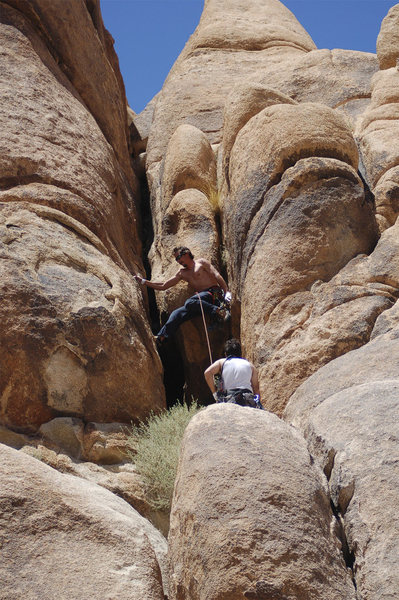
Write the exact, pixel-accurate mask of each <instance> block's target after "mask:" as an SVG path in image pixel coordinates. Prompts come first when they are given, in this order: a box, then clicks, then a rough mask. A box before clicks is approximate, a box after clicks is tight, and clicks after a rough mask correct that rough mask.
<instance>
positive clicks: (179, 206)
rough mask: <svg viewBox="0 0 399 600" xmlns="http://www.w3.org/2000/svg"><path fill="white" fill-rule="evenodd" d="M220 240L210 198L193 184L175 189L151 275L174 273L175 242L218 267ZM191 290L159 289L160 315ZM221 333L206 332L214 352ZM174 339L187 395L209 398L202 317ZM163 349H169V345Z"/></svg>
mask: <svg viewBox="0 0 399 600" xmlns="http://www.w3.org/2000/svg"><path fill="white" fill-rule="evenodd" d="M219 244H220V237H219V232H218V229H217V227H216V222H215V211H214V209H213V207H212V205H211V204H210V201H209V198H208V197H207V196H206V195H205V194H204V193H203V192H201V191H199V190H198V189H194V188H189V189H184V190H182V191H180V192H178V193H177V194H176V195H175V196H174V197H173V199H172V200H171V202H170V204H169V206H168V209H167V210H166V212H165V214H164V217H163V220H162V237H161V238H158V243H157V244H154V245H153V247H152V254H151V255H152V257H153V264H154V269H153V272H152V279H154V280H155V281H165V280H167V279H169V278H170V277H173V275H175V274H176V273H177V271H178V269H179V266H178V265H177V263H176V261H175V259H174V256H173V248H175V247H176V246H188V247H189V248H190V249H191V252H192V253H193V255H194V257H197V258H205V259H207V260H209V261H210V262H211V263H212V264H213V265H215V266H216V268H218V267H219V264H220V258H219ZM154 256H156V259H155V258H154ZM194 293H195V290H194V289H192V288H191V287H189V286H188V285H187V284H185V283H181V284H179V285H177V286H176V287H173V288H170V289H169V290H167V292H159V293H158V294H157V304H158V308H159V310H160V314H161V319H162V320H163V321H165V320H166V318H167V316H168V315H169V313H170V312H171V311H172V310H174V309H175V308H177V307H179V306H182V305H183V304H184V302H185V301H186V300H187V298H188V297H189V296H191V295H193V294H194ZM222 335H225V334H224V330H223V329H222V330H219V331H213V332H210V333H209V336H210V339H211V340H212V348H213V349H214V351H215V353H216V352H220V351H221V349H222V345H223V337H222ZM177 339H178V343H179V346H180V348H181V355H182V360H183V364H184V372H185V381H186V384H185V394H186V398H187V399H188V400H191V397H194V398H196V399H198V398H199V399H201V400H205V401H206V400H208V399H209V398H210V393H209V389H208V387H207V385H206V383H205V380H204V377H203V372H204V370H205V368H206V367H207V366H208V365H209V356H208V347H207V342H206V336H205V332H204V325H203V322H202V319H201V317H197V318H195V319H194V320H192V321H188V322H187V323H184V324H183V325H182V326H181V327H180V329H179V331H178V333H177ZM165 351H166V352H168V348H166V350H165Z"/></svg>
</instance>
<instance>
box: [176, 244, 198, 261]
mask: <svg viewBox="0 0 399 600" xmlns="http://www.w3.org/2000/svg"><path fill="white" fill-rule="evenodd" d="M173 254H174V255H175V258H176V260H179V259H180V258H181V257H182V256H183V255H184V254H188V255H189V257H190V258H192V259H194V256H193V254H192V253H191V250H190V248H187V246H177V248H173Z"/></svg>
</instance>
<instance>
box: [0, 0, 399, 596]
mask: <svg viewBox="0 0 399 600" xmlns="http://www.w3.org/2000/svg"><path fill="white" fill-rule="evenodd" d="M398 6H399V5H396V6H393V7H392V8H391V10H390V11H389V13H388V15H387V17H386V19H384V21H383V23H382V26H381V32H380V35H379V37H378V41H377V55H375V54H370V53H363V52H354V51H350V50H339V49H336V50H326V49H317V48H316V47H315V45H314V43H313V41H312V40H311V38H310V37H309V35H308V34H307V33H306V31H305V30H304V29H303V27H302V26H301V25H300V24H299V23H298V21H297V20H296V18H295V17H294V15H293V14H292V13H291V12H290V11H289V10H288V9H287V8H286V7H285V6H284V4H283V3H282V2H280V1H279V0H205V6H204V11H203V15H202V17H201V20H200V23H199V25H198V27H197V29H196V31H195V32H194V34H193V35H192V37H191V38H190V40H189V41H188V42H187V44H186V47H185V48H184V50H183V52H182V53H181V56H180V57H179V58H178V60H177V61H176V63H175V65H174V67H173V68H172V70H171V72H170V74H169V76H168V78H167V80H166V81H165V84H164V86H163V88H162V90H161V91H160V92H159V94H157V96H156V97H155V98H154V99H153V101H152V102H151V103H150V104H149V105H148V107H147V108H146V110H145V111H143V113H142V114H141V115H136V114H134V113H133V111H131V110H129V109H128V110H127V109H126V98H125V94H124V88H123V82H122V79H121V76H120V73H119V68H118V64H117V58H116V55H115V53H114V51H113V47H112V39H111V37H110V35H109V34H108V33H107V32H106V30H105V29H104V26H103V23H102V19H101V14H100V8H99V2H98V0H76V2H73V3H72V4H71V3H61V2H60V3H55V2H53V1H52V0H30V1H28V0H2V1H1V0H0V36H1V48H2V50H1V63H2V68H1V71H0V78H1V86H2V92H3V95H2V103H1V106H0V115H1V120H2V131H1V134H2V153H1V156H0V257H1V259H2V260H1V266H0V269H1V271H0V275H1V277H0V280H1V283H0V289H1V299H2V302H1V305H0V315H1V322H2V329H1V333H0V366H1V369H0V441H2V442H4V443H6V444H7V445H8V446H13V447H14V448H19V449H21V451H20V452H17V451H16V450H10V449H9V448H8V449H7V448H6V447H4V446H1V450H0V452H1V455H2V458H3V460H2V461H1V463H2V467H1V475H0V477H1V479H2V482H3V483H4V485H3V483H2V493H1V500H0V501H1V502H3V505H4V511H3V512H4V514H6V515H7V517H8V516H9V517H10V518H6V519H4V530H5V531H6V533H7V536H6V538H4V540H2V544H3V545H2V550H3V549H5V552H6V553H7V560H6V562H4V563H3V562H2V566H1V567H0V569H1V568H3V570H4V577H3V579H4V581H5V585H6V587H5V589H6V592H7V593H8V590H10V593H9V597H10V598H14V597H15V595H14V596H12V594H13V593H14V592H15V590H14V589H13V588H12V585H15V579H14V578H12V579H11V576H10V572H11V571H10V569H8V570H7V563H8V565H10V564H12V565H15V568H16V569H18V570H19V571H20V572H21V573H23V574H27V573H28V572H29V573H30V572H31V571H32V562H31V561H32V560H33V559H32V557H36V555H35V552H36V547H34V546H33V542H32V539H33V537H35V541H36V540H37V533H38V532H39V533H40V535H41V540H42V550H43V552H42V555H41V556H42V559H40V560H41V562H40V565H39V566H40V569H38V571H37V576H36V572H35V574H34V579H33V581H34V586H33V587H32V586H31V590H32V589H33V590H34V593H36V592H37V593H41V594H45V593H47V589H45V588H43V585H42V583H41V582H42V581H43V579H44V580H45V581H47V580H48V581H49V585H50V586H51V592H52V593H53V592H54V590H56V589H57V587H56V585H57V584H56V582H55V581H54V579H52V577H53V571H52V566H53V564H55V561H57V564H59V563H61V564H62V565H63V566H65V572H63V574H62V577H63V578H64V581H65V582H66V584H67V586H69V587H70V588H71V590H72V592H71V594H70V595H69V596H68V597H72V598H73V597H74V596H73V594H75V595H76V597H77V596H78V593H79V597H84V596H82V594H86V595H87V597H92V595H93V593H94V592H93V588H92V587H91V583H90V577H92V578H93V579H96V578H99V580H100V582H101V586H102V590H101V591H102V592H103V595H106V594H107V593H108V591H109V593H110V594H111V591H112V593H113V594H115V590H117V593H118V594H119V595H118V597H119V596H120V597H121V598H123V597H131V595H132V594H133V595H134V596H137V597H140V598H141V597H143V598H144V597H145V598H146V599H147V598H148V600H150V599H152V598H154V600H155V599H158V598H159V600H161V598H162V599H163V594H164V591H163V590H162V582H161V574H160V566H161V567H162V565H163V564H164V560H163V558H162V557H161V558H157V556H158V557H159V556H162V555H163V554H164V541H163V540H162V538H158V537H157V536H156V535H155V533H154V530H153V528H152V527H151V526H150V525H149V524H148V523H147V522H146V521H145V519H143V518H142V517H140V516H138V515H137V513H136V512H135V511H134V509H133V508H131V507H129V506H127V504H125V503H124V502H123V500H122V499H121V498H119V499H118V498H115V497H113V496H112V495H111V492H113V493H114V495H115V494H116V495H119V496H120V497H122V498H124V499H126V500H127V501H128V502H129V503H130V504H131V505H132V506H133V507H136V508H137V510H139V511H140V512H141V514H143V515H145V516H147V513H148V505H147V503H146V499H145V497H144V496H143V488H142V484H141V482H140V479H139V477H138V476H137V473H136V472H135V469H134V465H129V464H126V461H125V456H124V453H125V451H126V439H125V437H124V434H123V433H122V430H121V429H120V428H121V423H126V422H129V421H130V420H131V419H137V420H138V419H143V418H145V417H146V416H147V415H148V414H149V412H150V410H156V411H157V410H160V409H162V407H163V406H164V397H165V393H164V387H163V384H162V364H161V360H160V356H159V354H158V352H157V351H156V348H155V345H154V342H153V339H152V332H151V328H150V321H151V322H152V325H154V322H155V321H156V319H157V318H158V316H159V317H160V320H161V321H163V320H164V319H165V318H166V317H167V315H168V313H170V311H171V310H173V309H174V308H176V307H177V306H179V305H181V304H182V303H183V302H184V300H185V299H186V298H187V296H188V295H191V293H192V291H191V292H190V290H187V288H186V287H185V286H184V285H179V286H176V287H174V288H172V289H170V290H168V291H167V292H166V293H164V292H159V293H157V294H156V295H155V301H154V302H153V299H152V298H151V297H150V298H149V302H148V298H147V296H146V291H145V290H144V289H143V288H142V289H140V288H139V286H138V285H137V283H136V282H135V281H134V280H133V278H132V276H131V275H132V273H133V272H137V271H138V272H141V273H143V272H144V266H143V263H142V257H141V253H142V244H143V246H144V248H148V247H149V245H150V244H152V245H151V249H150V250H149V253H148V264H147V269H148V270H151V277H152V279H154V280H158V281H159V280H165V279H167V278H169V277H171V276H172V275H174V274H175V273H176V270H177V267H176V263H175V261H174V259H173V256H172V250H173V248H174V247H175V246H178V245H187V246H189V247H190V248H191V249H192V251H193V253H194V255H195V256H196V257H199V256H203V257H204V258H207V259H208V260H210V261H211V262H212V263H213V264H214V265H215V266H216V267H217V268H219V270H221V271H222V273H223V275H224V276H225V277H226V278H227V279H228V285H229V288H230V289H231V291H232V293H233V304H232V323H231V329H229V327H228V326H225V328H224V329H221V330H219V331H216V332H212V333H211V347H212V349H213V352H214V358H216V357H219V356H220V352H221V345H222V343H223V341H224V339H225V338H226V337H227V336H229V335H230V334H231V332H234V334H236V335H239V336H240V337H241V339H242V341H243V345H244V352H245V355H246V356H247V357H248V358H249V359H250V360H251V361H252V362H253V363H254V364H255V365H256V367H257V369H258V372H259V375H260V384H261V393H262V401H263V403H264V406H265V407H266V408H267V409H268V410H269V411H271V412H261V411H254V410H252V409H245V408H241V407H236V406H213V407H210V408H208V409H206V410H204V411H203V412H201V413H199V415H197V416H196V417H195V419H194V420H193V422H192V423H191V424H190V425H189V427H188V429H187V432H186V436H185V439H184V444H183V449H182V454H181V459H180V467H179V474H178V478H177V482H176V488H175V496H174V503H173V508H172V515H171V530H170V550H169V558H170V570H171V588H170V599H173V600H183V599H186V600H200V599H203V600H212V599H214V600H222V599H226V598H229V600H233V599H234V600H235V599H236V598H237V600H238V599H240V600H242V599H243V598H247V599H250V600H266V599H267V600H272V599H273V600H294V598H295V599H296V598H299V597H300V598H304V599H305V598H306V600H315V599H316V598H317V599H320V598H323V599H324V598H325V599H326V600H327V599H328V600H338V599H339V598H342V599H345V600H351V599H352V598H353V600H354V599H355V598H356V600H358V599H360V598H362V599H363V600H392V599H393V598H394V597H395V594H396V593H397V589H398V583H399V582H398V579H397V551H396V546H397V544H396V540H397V538H398V534H399V523H398V520H397V517H396V514H395V507H396V506H397V488H398V483H399V482H398V476H397V464H398V460H399V457H398V455H397V454H398V453H397V442H398V439H397V437H398V436H397V432H396V429H395V424H396V423H397V418H398V414H397V412H398V402H397V391H398V373H397V371H398V369H397V364H396V363H397V361H396V360H395V357H396V354H397V350H398V348H397V345H398V343H397V339H398V323H399V312H398V308H397V299H398V296H399V246H398V240H399V235H398V228H399V225H398V223H397V217H398V214H399V191H398V190H399V146H398V137H399V136H398V133H399V132H398V122H399V110H398V106H399V94H398V89H399V86H398V83H399V80H398V77H399V74H398V62H397V61H398V56H399V44H398V34H397V24H398V14H399V13H398ZM16 97H17V98H18V102H17V103H16V102H15V98H16ZM145 170H146V176H147V180H148V186H149V190H150V198H149V201H148V204H149V207H148V208H149V210H151V216H150V215H149V214H144V212H143V215H142V216H143V221H144V220H145V219H146V221H145V223H143V221H142V220H141V214H140V210H143V206H144V205H145V203H146V199H145V194H144V195H143V198H144V200H143V201H142V202H141V201H140V192H142V191H145V188H146V183H143V182H144V177H145V175H144V173H145ZM139 180H140V181H139ZM140 184H141V188H142V189H140ZM150 219H151V220H152V229H153V238H152V235H150V234H148V229H149V226H148V225H149V221H150ZM147 234H148V236H147ZM146 236H147V237H146ZM144 258H145V260H147V257H144ZM152 302H153V304H151V303H152ZM154 306H155V308H154ZM149 307H151V312H150V308H149ZM155 313H157V314H155ZM177 347H178V349H179V352H180V356H181V363H182V364H179V365H178V369H179V371H180V370H181V367H182V366H183V368H184V378H185V390H184V391H185V394H186V398H187V399H189V398H190V397H191V396H192V395H193V396H195V397H197V398H199V399H200V401H201V402H203V403H207V402H208V401H209V400H210V394H209V391H208V390H207V389H206V386H205V383H204V379H203V370H204V368H205V367H206V366H207V364H208V363H209V358H208V350H207V345H206V339H205V334H204V328H203V324H202V321H201V319H200V318H199V319H195V320H193V321H191V322H188V323H185V324H184V325H183V326H182V328H181V329H180V331H179V333H178V335H177ZM161 354H162V352H161ZM162 358H163V357H162ZM172 376H173V374H172ZM272 412H274V413H275V414H272ZM281 417H282V418H281ZM284 420H285V421H286V422H284ZM27 455H31V456H27ZM34 457H39V458H41V460H42V461H43V462H46V463H47V465H41V464H40V463H39V462H38V461H34V460H33V459H34ZM95 463H98V464H95ZM50 466H51V467H53V469H51V468H50ZM54 469H56V470H58V471H60V473H56V472H55V471H54ZM66 474H68V475H66ZM73 476H74V477H73ZM84 479H86V480H88V481H84ZM101 488H106V490H104V489H101ZM43 489H44V490H46V491H48V493H47V495H46V494H45V498H44V501H43ZM59 504H61V506H62V507H64V509H65V510H64V511H63V512H61V511H60V509H59V506H58V505H59ZM78 505H80V506H78ZM21 507H22V508H23V509H24V510H21ZM54 536H55V537H56V538H57V539H56V540H55V538H54ZM68 536H69V537H68ZM91 536H93V537H91ZM98 536H99V537H98ZM21 540H22V542H21ZM54 540H55V541H54ZM63 540H67V541H68V542H69V547H70V549H72V551H66V549H65V546H63V545H62V542H63ZM18 542H21V543H22V547H23V548H24V549H25V550H26V551H25V553H23V554H21V556H19V555H18V553H16V551H15V548H16V545H17V543H18ZM111 542H112V544H111ZM57 544H58V545H57ZM99 545H100V548H98V546H99ZM78 546H79V550H80V554H79V552H78V551H77V549H78ZM159 547H161V550H159ZM50 548H55V550H53V553H52V552H50ZM93 548H94V554H95V555H96V561H94V562H93V561H92V555H93V552H92V550H93ZM75 549H76V552H74V550H75ZM126 552H127V553H128V554H129V557H128V558H127V554H126ZM61 557H62V559H61ZM13 561H14V562H13ZM82 564H84V565H85V569H86V571H85V572H84V573H83V572H82ZM104 568H105V569H107V571H106V573H107V575H108V576H107V577H104V575H103V573H102V571H103V569H104ZM162 568H163V567H162ZM70 573H72V574H73V575H74V579H73V581H72V580H71V579H70V577H71V575H70ZM88 573H89V577H88V575H87V574H88ZM2 575H3V573H2ZM48 578H49V579H48ZM83 580H84V581H85V582H87V581H88V583H87V587H83V588H82V585H81V582H82V581H83ZM164 580H165V581H166V577H165V578H164ZM26 581H27V577H25V578H24V577H21V578H20V580H19V581H18V586H19V587H18V589H17V592H16V593H17V594H18V595H19V596H27V597H28V598H29V593H31V592H30V591H29V589H28V584H27V583H25V582H26ZM31 583H32V582H31V581H29V584H31ZM355 588H357V590H356V589H355ZM97 591H98V589H96V593H97ZM32 593H33V592H32ZM129 594H130V596H129ZM7 600H8V598H7Z"/></svg>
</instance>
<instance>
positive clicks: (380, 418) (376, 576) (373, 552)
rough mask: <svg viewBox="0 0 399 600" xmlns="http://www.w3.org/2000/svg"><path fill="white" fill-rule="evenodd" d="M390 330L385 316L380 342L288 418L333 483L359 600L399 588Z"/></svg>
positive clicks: (315, 389) (355, 354)
mask: <svg viewBox="0 0 399 600" xmlns="http://www.w3.org/2000/svg"><path fill="white" fill-rule="evenodd" d="M391 311H395V312H397V309H396V310H395V309H394V308H393V309H391ZM391 311H387V312H386V313H384V315H385V314H387V315H388V313H390V312H391ZM379 321H382V322H379ZM387 322H388V321H387V318H385V316H381V317H380V318H379V319H378V320H377V324H376V328H377V326H378V329H379V331H380V333H379V334H377V335H376V336H375V337H374V338H373V339H372V341H370V342H369V343H368V344H366V345H365V346H363V347H362V348H360V349H358V350H354V351H352V352H349V353H347V354H345V355H344V356H341V357H340V358H337V359H336V360H334V361H332V362H330V363H329V364H328V365H327V366H325V367H323V368H322V369H320V370H319V371H318V372H317V373H316V374H315V375H313V376H312V377H310V378H309V379H308V380H307V381H306V383H304V384H303V385H302V386H301V387H300V388H298V390H297V391H296V392H295V394H294V395H293V396H292V398H291V400H290V402H289V403H288V405H287V408H286V411H285V416H286V419H287V420H288V421H290V422H291V423H293V424H294V425H296V426H297V427H298V428H299V429H300V430H301V431H302V432H303V433H304V435H305V437H306V438H307V441H308V445H309V449H310V452H311V453H312V455H313V456H314V457H315V458H316V460H317V462H318V463H319V464H320V466H321V467H322V468H323V469H324V470H325V472H326V473H327V475H328V477H329V487H330V489H331V495H332V499H333V501H334V504H335V505H336V507H337V509H338V510H339V511H340V513H341V514H342V515H343V522H344V526H345V530H346V532H347V538H348V544H349V550H350V551H351V552H352V553H353V557H354V561H355V562H354V574H355V579H356V583H357V588H358V590H359V595H360V597H361V598H370V600H374V599H375V600H377V599H388V598H394V597H395V595H396V594H397V590H398V585H399V580H398V570H397V559H398V555H397V546H396V540H397V538H398V534H399V519H398V516H397V511H396V506H397V502H398V492H397V490H398V485H399V481H398V468H397V465H398V461H399V454H398V432H397V420H398V416H399V415H398V410H399V407H398V401H397V397H398V386H399V372H398V365H397V360H396V358H395V357H396V350H397V346H398V339H397V325H396V326H395V328H394V329H391V324H390V325H389V326H388V327H387Z"/></svg>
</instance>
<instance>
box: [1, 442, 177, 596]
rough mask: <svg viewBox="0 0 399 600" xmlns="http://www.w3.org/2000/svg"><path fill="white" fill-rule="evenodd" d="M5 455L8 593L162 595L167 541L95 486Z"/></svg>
mask: <svg viewBox="0 0 399 600" xmlns="http://www.w3.org/2000/svg"><path fill="white" fill-rule="evenodd" d="M0 454H1V461H0V464H1V469H0V480H1V499H0V504H1V515H2V518H1V523H2V527H1V536H2V540H1V542H2V561H1V564H0V574H1V580H2V592H1V593H2V597H4V598H8V599H10V600H11V599H15V600H16V599H17V598H21V597H24V598H27V599H28V600H30V599H32V600H33V599H34V598H37V597H38V596H41V597H46V596H54V595H57V596H58V597H59V598H63V599H64V598H65V599H66V598H70V599H74V598H79V599H84V598H90V599H92V598H93V597H97V596H98V595H101V596H102V597H111V596H113V597H116V595H117V597H118V598H120V599H121V600H122V599H124V598H126V599H128V598H129V599H131V598H132V597H136V598H146V599H147V598H148V600H163V598H164V594H163V590H162V577H161V570H160V563H162V562H163V561H164V557H165V540H164V539H163V538H162V536H161V535H160V534H159V532H157V531H156V530H155V529H154V528H153V527H152V526H151V525H150V524H149V523H148V521H146V520H145V519H144V518H143V517H141V516H140V515H139V514H138V513H137V512H136V511H135V510H134V509H133V508H131V507H130V506H129V505H128V504H126V502H124V501H123V500H121V499H119V498H116V497H115V496H114V495H113V494H111V493H110V492H108V491H107V490H104V489H102V488H100V487H98V486H96V485H94V484H90V483H89V482H87V481H83V480H81V479H78V478H77V477H73V476H71V475H62V474H60V473H57V472H56V471H54V470H53V469H51V468H50V467H48V466H47V465H43V464H42V463H40V462H39V461H37V460H35V459H34V458H31V457H29V456H26V455H24V454H23V453H21V452H17V451H16V450H12V449H10V448H7V447H5V446H0ZM16 573H18V577H16Z"/></svg>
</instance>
